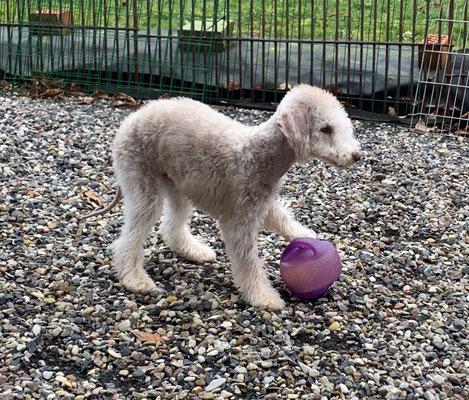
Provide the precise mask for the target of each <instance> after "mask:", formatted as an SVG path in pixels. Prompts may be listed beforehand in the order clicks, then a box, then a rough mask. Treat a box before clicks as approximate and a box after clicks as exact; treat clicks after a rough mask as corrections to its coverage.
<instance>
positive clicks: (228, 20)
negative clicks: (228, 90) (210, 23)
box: [224, 0, 234, 87]
mask: <svg viewBox="0 0 469 400" xmlns="http://www.w3.org/2000/svg"><path fill="white" fill-rule="evenodd" d="M230 18H231V16H230V0H226V23H227V25H226V26H227V27H229V23H230ZM229 32H231V29H230V30H229ZM233 33H234V32H233ZM227 36H228V37H227V40H226V80H225V82H224V84H225V85H227V87H228V82H229V81H230V75H231V71H230V53H231V52H230V48H231V41H230V39H231V35H227Z"/></svg>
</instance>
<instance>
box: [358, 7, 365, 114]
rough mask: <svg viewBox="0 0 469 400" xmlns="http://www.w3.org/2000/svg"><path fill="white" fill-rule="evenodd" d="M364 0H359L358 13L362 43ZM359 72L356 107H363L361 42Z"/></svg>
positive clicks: (363, 35)
mask: <svg viewBox="0 0 469 400" xmlns="http://www.w3.org/2000/svg"><path fill="white" fill-rule="evenodd" d="M364 2H365V0H361V7H360V9H361V13H360V41H361V43H363V41H364V40H365V32H364V29H365V3H364ZM359 64H360V72H359V85H358V86H359V88H360V89H359V92H358V107H359V108H363V96H364V93H363V44H362V45H361V46H360V63H359Z"/></svg>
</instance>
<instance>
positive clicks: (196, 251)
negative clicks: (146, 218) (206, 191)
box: [159, 185, 216, 263]
mask: <svg viewBox="0 0 469 400" xmlns="http://www.w3.org/2000/svg"><path fill="white" fill-rule="evenodd" d="M169 186H170V185H168V187H167V188H166V190H165V202H164V208H163V209H164V212H163V219H162V222H161V225H160V229H159V233H161V235H162V236H163V238H164V240H165V242H166V244H167V245H168V246H169V248H170V249H171V250H172V251H174V252H175V253H177V254H179V255H180V256H181V257H184V258H185V259H187V260H191V261H195V262H200V263H205V262H214V261H215V260H216V254H215V251H214V250H213V249H211V248H210V247H208V246H206V245H204V244H202V243H200V242H199V241H198V240H197V239H196V238H195V237H194V236H192V234H191V233H190V232H189V227H188V226H187V221H188V219H189V217H190V215H191V213H192V205H191V203H190V202H189V200H188V199H187V198H185V197H184V195H183V194H181V193H180V192H179V191H178V190H177V189H176V188H175V187H174V186H170V187H169Z"/></svg>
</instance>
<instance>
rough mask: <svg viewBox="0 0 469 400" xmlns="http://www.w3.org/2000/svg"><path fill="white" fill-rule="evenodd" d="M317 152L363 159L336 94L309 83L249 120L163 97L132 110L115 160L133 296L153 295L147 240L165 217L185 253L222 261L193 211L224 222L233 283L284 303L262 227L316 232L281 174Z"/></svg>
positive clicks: (272, 303)
mask: <svg viewBox="0 0 469 400" xmlns="http://www.w3.org/2000/svg"><path fill="white" fill-rule="evenodd" d="M311 158H317V159H320V160H323V161H325V162H327V163H328V164H331V165H333V166H336V167H346V166H350V165H351V164H353V163H355V162H356V161H358V160H359V159H360V146H359V143H358V141H357V140H356V139H355V138H354V136H353V129H352V123H351V121H350V119H349V118H348V116H347V113H346V112H345V110H344V109H343V107H342V105H341V104H340V103H339V101H338V100H337V99H336V98H335V97H334V96H333V95H332V94H331V93H329V92H326V91H324V90H322V89H319V88H316V87H312V86H309V85H299V86H296V87H295V88H293V89H292V90H291V91H289V92H288V93H287V94H286V95H285V97H284V99H283V100H282V102H281V103H280V104H279V106H278V109H277V111H276V112H275V114H274V115H273V116H272V117H271V118H270V119H269V120H268V121H266V122H264V123H262V124H260V125H258V126H245V125H243V124H241V123H239V122H237V121H234V120H232V119H231V118H229V117H227V116H224V115H222V114H220V113H219V112H217V111H215V110H213V109H212V108H210V107H209V106H207V105H204V104H202V103H200V102H197V101H194V100H190V99H186V98H176V99H170V100H158V101H152V102H150V103H148V104H147V105H146V106H145V107H143V108H142V109H140V110H138V111H137V112H135V113H133V114H131V115H130V116H128V117H127V118H126V119H125V120H124V121H123V123H122V125H121V127H120V128H119V130H118V132H117V134H116V137H115V140H114V144H113V166H114V169H115V174H116V177H117V181H118V183H119V186H120V190H119V191H118V194H117V195H116V198H115V199H114V200H113V202H112V203H111V204H110V205H109V206H108V207H106V208H105V209H103V210H100V211H97V212H94V213H92V214H90V215H88V216H85V218H86V217H90V216H94V215H99V214H103V213H105V212H107V211H109V210H110V209H111V208H113V207H114V206H115V205H116V204H117V202H118V201H119V199H120V197H121V195H122V196H123V201H124V226H123V228H122V234H121V237H120V238H119V239H118V240H116V241H115V242H114V244H113V252H114V264H115V268H116V271H117V275H118V277H119V279H120V280H121V281H122V282H123V284H124V285H125V287H126V288H128V289H129V290H131V291H133V292H140V293H151V292H153V291H156V290H157V287H156V285H155V283H154V282H153V281H152V279H151V278H150V277H149V276H148V275H147V273H146V272H145V270H144V269H143V246H144V243H145V240H146V238H147V236H148V234H149V232H150V230H151V229H152V227H153V226H154V224H155V223H156V222H157V220H158V219H159V218H160V216H161V215H162V214H163V219H162V223H161V226H160V230H159V232H160V233H161V234H162V235H163V238H164V239H165V241H166V243H167V244H168V246H169V247H170V248H171V249H172V250H173V251H174V252H176V253H178V254H179V255H180V256H182V257H184V258H186V259H188V260H192V261H196V262H202V263H205V262H213V261H215V251H214V250H213V249H211V248H210V247H208V246H206V245H204V244H202V243H201V242H199V241H198V240H197V239H196V238H194V237H193V236H192V235H191V233H190V232H189V229H188V225H187V223H188V219H189V217H190V214H191V212H192V209H193V207H194V206H195V207H196V208H198V209H200V210H203V211H205V212H207V213H208V214H209V215H211V216H212V217H214V218H216V219H217V220H218V221H219V223H220V227H221V230H222V233H223V237H224V240H225V244H226V249H227V252H228V255H229V257H230V259H231V263H232V272H233V280H234V283H235V285H236V287H237V288H238V289H239V290H240V292H241V294H242V296H243V297H244V299H245V300H246V301H247V302H248V303H250V304H251V305H253V306H256V307H260V308H266V309H270V310H279V309H281V308H282V307H283V306H284V302H283V300H282V299H281V297H280V295H279V293H278V292H277V291H276V290H275V289H274V288H273V287H272V286H271V284H270V282H269V279H268V277H267V275H266V272H265V271H264V268H263V263H262V261H261V260H260V259H259V255H258V248H257V245H258V232H259V229H260V228H261V227H263V228H266V229H270V230H274V231H276V232H278V233H279V234H280V235H282V236H283V237H284V238H285V239H286V240H288V241H290V240H293V239H295V238H298V237H305V236H309V237H315V233H314V232H313V231H312V230H310V229H308V228H306V227H304V226H302V225H301V224H299V223H298V222H296V221H295V220H294V219H293V217H292V215H291V213H290V212H289V211H288V210H287V209H286V208H285V207H284V206H283V205H282V204H281V203H280V202H279V201H278V196H279V190H280V186H281V184H282V181H283V179H282V177H283V176H284V175H285V173H286V172H287V171H288V170H289V168H290V167H291V166H292V165H293V164H294V163H300V164H304V163H306V162H307V161H308V160H310V159H311Z"/></svg>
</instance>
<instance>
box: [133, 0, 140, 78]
mask: <svg viewBox="0 0 469 400" xmlns="http://www.w3.org/2000/svg"><path fill="white" fill-rule="evenodd" d="M137 1H138V0H133V2H132V3H133V33H134V56H133V61H134V83H136V84H138V82H139V81H140V79H139V57H138V4H137Z"/></svg>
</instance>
